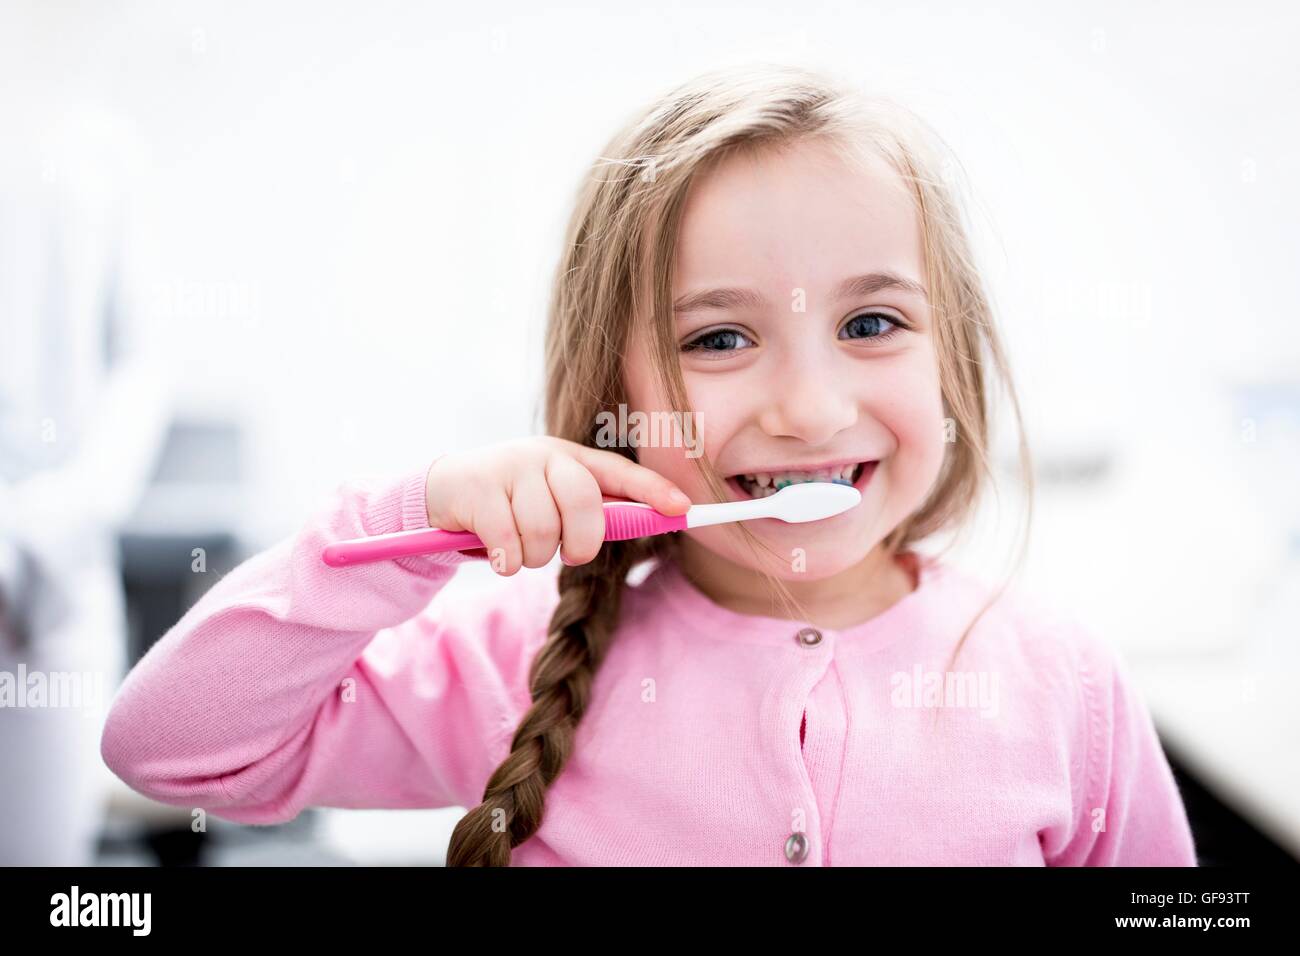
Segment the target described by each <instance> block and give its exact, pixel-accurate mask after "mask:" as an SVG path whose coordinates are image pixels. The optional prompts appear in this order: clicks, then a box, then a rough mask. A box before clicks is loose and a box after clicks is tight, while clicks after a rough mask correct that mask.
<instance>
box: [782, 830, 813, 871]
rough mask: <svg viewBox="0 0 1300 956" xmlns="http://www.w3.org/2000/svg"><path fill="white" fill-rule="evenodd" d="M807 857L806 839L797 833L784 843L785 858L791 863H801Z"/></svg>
mask: <svg viewBox="0 0 1300 956" xmlns="http://www.w3.org/2000/svg"><path fill="white" fill-rule="evenodd" d="M807 857H808V838H807V837H806V836H804V835H803V834H802V833H799V832H798V831H796V832H794V833H791V834H790V836H789V838H788V839H787V840H786V841H785V858H786V859H787V860H789V861H790V862H791V863H802V862H803V861H804V860H805V859H807Z"/></svg>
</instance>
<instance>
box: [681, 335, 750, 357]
mask: <svg viewBox="0 0 1300 956" xmlns="http://www.w3.org/2000/svg"><path fill="white" fill-rule="evenodd" d="M736 339H743V340H744V341H746V342H749V341H750V340H749V337H748V336H747V335H745V334H744V333H743V332H740V331H738V330H736V329H713V330H712V331H710V332H705V333H704V334H703V335H699V336H696V337H695V338H693V339H691V340H690V341H689V342H687V343H686V344H685V345H683V346H682V351H683V352H737V351H741V350H740V349H735V348H730V346H731V345H734V344H735V342H736Z"/></svg>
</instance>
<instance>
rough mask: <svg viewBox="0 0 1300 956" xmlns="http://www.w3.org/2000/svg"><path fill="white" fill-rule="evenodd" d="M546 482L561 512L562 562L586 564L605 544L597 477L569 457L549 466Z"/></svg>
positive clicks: (553, 460) (558, 458)
mask: <svg viewBox="0 0 1300 956" xmlns="http://www.w3.org/2000/svg"><path fill="white" fill-rule="evenodd" d="M546 480H547V483H548V484H549V485H550V488H551V496H552V497H553V498H554V499H555V505H556V508H557V509H558V510H559V512H560V524H561V526H562V530H561V544H560V560H562V561H564V562H565V563H566V564H586V563H587V562H588V561H590V560H592V559H593V558H595V557H596V555H597V554H599V553H600V548H601V545H603V544H604V542H605V509H604V507H602V505H603V502H602V500H601V492H600V482H598V481H597V480H596V476H595V475H593V474H592V473H591V472H590V471H588V470H587V469H586V468H585V467H584V466H583V465H580V464H579V463H578V462H577V461H576V460H575V459H573V458H571V457H570V456H569V455H566V454H557V455H553V456H552V457H551V458H550V459H549V460H548V461H547V463H546Z"/></svg>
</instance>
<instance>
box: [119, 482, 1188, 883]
mask: <svg viewBox="0 0 1300 956" xmlns="http://www.w3.org/2000/svg"><path fill="white" fill-rule="evenodd" d="M424 477H425V469H424V468H421V469H419V470H418V471H413V472H411V473H409V474H406V475H401V476H392V477H389V478H387V479H384V480H375V481H369V482H349V483H345V484H343V485H341V486H340V487H339V489H338V491H337V493H336V495H335V496H334V497H333V498H332V500H331V501H330V503H329V506H328V507H324V506H322V507H321V508H320V509H319V510H318V511H317V512H316V513H315V515H314V517H313V518H312V519H311V520H309V521H308V522H307V523H306V524H305V526H304V527H303V528H302V529H301V530H300V531H299V532H298V533H297V534H295V535H293V536H291V537H288V538H286V539H284V540H283V541H281V542H280V543H278V544H277V545H275V546H273V547H271V548H269V549H267V550H266V551H264V552H262V553H260V554H257V555H254V556H253V557H251V558H250V559H248V560H247V561H245V562H244V563H243V564H241V565H240V566H238V567H237V568H235V569H234V570H232V571H231V572H230V573H229V574H228V575H226V577H224V578H223V579H222V580H221V581H219V582H217V583H216V584H215V585H214V586H213V587H212V588H211V589H210V590H209V591H207V593H205V594H204V595H203V597H202V598H201V599H200V600H199V601H198V602H197V603H196V604H195V605H194V607H192V608H191V609H190V610H189V612H188V613H186V614H185V615H184V616H183V617H182V618H181V619H180V621H178V622H177V623H176V624H175V625H174V626H173V627H172V628H171V629H170V630H169V631H168V632H167V633H166V634H165V635H164V636H163V637H162V638H161V639H160V640H159V641H158V642H157V643H156V644H155V645H154V646H153V647H152V648H151V649H150V651H149V653H148V654H147V655H145V657H144V658H143V659H142V660H141V661H140V662H139V663H138V664H137V665H136V666H135V667H134V668H133V669H132V671H131V672H130V674H129V675H128V676H127V678H126V680H125V682H124V683H123V685H122V687H121V689H120V690H119V692H118V694H117V696H116V697H115V699H114V701H113V705H112V708H111V710H110V713H109V715H108V718H107V722H106V724H105V728H104V735H103V740H102V753H103V758H104V760H105V761H106V762H107V764H108V766H109V767H110V768H112V770H113V771H114V772H115V773H116V774H117V775H118V776H120V777H121V778H122V779H123V780H124V781H126V782H127V783H128V784H129V785H130V786H131V787H133V788H134V789H136V790H138V791H139V792H141V793H143V794H145V795H147V796H149V797H152V798H154V799H156V800H160V801H162V802H164V803H169V804H175V805H179V806H185V807H202V808H205V809H207V810H208V811H210V812H212V813H215V814H216V815H217V816H219V817H223V818H226V819H228V820H233V821H238V822H242V823H250V824H270V823H278V822H282V821H286V820H290V819H292V818H293V817H295V816H297V815H298V814H299V813H300V812H301V811H302V809H303V808H304V807H308V806H327V807H447V806H462V807H468V806H474V805H476V804H477V803H478V802H479V799H480V798H481V796H482V794H483V788H484V785H485V784H486V782H487V779H488V777H489V776H490V775H491V773H492V772H493V770H494V769H495V768H496V766H497V765H498V763H499V762H500V761H501V760H502V759H503V758H504V757H505V755H506V754H507V753H508V751H509V747H510V739H511V736H512V735H513V733H514V731H515V728H516V726H517V725H518V723H519V720H520V718H521V716H522V715H523V713H524V711H525V710H526V708H527V707H528V705H529V692H528V686H527V680H528V677H527V675H528V665H529V663H530V662H531V660H532V658H533V656H534V654H535V653H536V652H537V650H538V648H539V647H540V646H541V644H542V643H543V642H544V640H545V639H546V629H547V624H548V622H549V620H550V616H551V613H552V611H553V610H554V608H555V605H556V603H557V601H558V595H557V593H556V588H555V574H556V567H557V565H556V564H555V563H553V564H552V565H550V566H548V567H547V568H542V569H535V570H534V569H523V570H521V571H520V572H519V573H518V574H516V575H513V576H512V577H509V578H499V579H493V580H492V581H490V582H488V584H487V585H486V586H485V587H483V588H480V589H478V590H477V591H475V590H473V589H469V590H466V589H465V588H463V587H461V586H460V585H459V584H458V586H455V587H451V588H447V589H446V590H445V591H444V585H446V584H447V583H448V581H450V580H451V578H452V576H453V574H454V572H455V570H456V568H457V566H458V565H460V564H462V563H464V562H466V561H473V560H481V558H475V557H470V556H467V555H465V554H461V553H458V552H451V553H447V554H441V555H421V556H416V557H409V558H402V559H400V560H397V561H388V562H382V563H376V564H366V565H358V566H355V567H351V568H343V569H335V568H330V567H327V566H326V565H325V564H324V563H322V561H321V558H320V554H321V550H322V548H323V547H324V546H325V545H326V544H327V543H329V542H331V541H337V540H340V539H343V538H351V537H358V536H361V535H366V534H379V533H383V532H388V531H397V530H402V529H408V528H417V527H427V524H428V518H427V515H426V512H425V504H424ZM639 570H641V571H642V572H643V573H642V574H641V575H637V574H636V573H634V575H633V579H632V582H631V583H629V584H628V586H627V588H626V591H625V597H624V603H623V617H622V622H621V625H620V629H619V632H618V634H617V635H616V639H615V641H614V642H613V644H612V647H611V650H610V653H609V656H608V657H607V659H606V661H605V663H604V665H603V666H602V667H601V669H600V670H599V672H598V674H597V679H596V681H595V685H594V688H593V697H592V701H591V705H590V708H589V709H588V712H587V714H586V716H585V717H584V719H583V720H582V721H581V723H580V724H579V726H578V730H577V735H576V741H575V747H574V752H573V756H572V757H571V759H570V761H569V763H568V765H567V766H566V767H565V769H564V771H563V772H562V773H561V775H560V777H559V778H558V779H557V780H556V781H555V783H554V784H553V785H552V787H551V788H550V791H549V793H548V796H547V801H546V809H545V818H544V820H543V823H542V826H541V829H540V830H539V831H538V832H537V834H535V835H534V836H533V838H532V839H530V840H528V841H526V842H525V843H524V844H523V845H521V846H519V847H517V848H516V849H515V851H514V857H513V863H514V864H515V865H520V866H547V865H615V864H634V865H643V864H648V865H701V864H703V865H741V866H769V865H777V866H831V865H836V866H854V865H922V864H935V865H1008V864H1009V865H1027V866H1042V865H1065V866H1079V865H1085V866H1107V865H1123V866H1132V865H1142V866H1147V865H1175V866H1195V865H1196V857H1195V853H1194V848H1193V843H1192V836H1191V832H1190V830H1189V827H1188V823H1187V817H1186V814H1185V811H1184V808H1183V804H1182V801H1181V799H1180V796H1179V793H1178V790H1177V788H1176V786H1175V783H1174V779H1173V776H1172V774H1171V772H1170V768H1169V765H1168V763H1167V762H1166V760H1165V757H1164V754H1163V753H1162V752H1161V749H1160V745H1159V743H1158V741H1157V739H1156V734H1155V730H1154V727H1153V725H1152V721H1151V717H1150V716H1149V714H1148V712H1147V710H1146V707H1145V705H1144V703H1143V701H1142V699H1141V697H1140V696H1139V695H1138V693H1137V692H1136V691H1135V690H1134V687H1133V684H1132V682H1131V680H1130V678H1129V676H1128V673H1127V670H1126V668H1125V666H1124V665H1123V664H1122V663H1121V661H1120V660H1119V659H1118V658H1117V657H1116V656H1115V655H1114V653H1113V652H1112V651H1111V650H1109V649H1108V646H1107V645H1105V644H1104V643H1102V642H1100V641H1099V640H1098V639H1097V638H1095V637H1093V636H1091V635H1090V634H1089V633H1088V632H1086V631H1085V630H1084V629H1082V628H1080V627H1079V626H1077V625H1075V624H1073V623H1072V622H1071V621H1070V620H1069V619H1067V618H1063V617H1061V616H1058V615H1056V614H1053V613H1051V612H1050V611H1048V610H1045V609H1043V608H1041V607H1038V606H1037V605H1034V604H1033V603H1032V602H1031V601H1029V600H1028V599H1026V598H1024V597H1023V596H1020V595H1019V594H1018V593H1017V592H1014V591H1013V592H1011V594H1010V595H1008V596H1004V597H1003V598H1002V600H1001V601H1000V602H999V603H998V604H997V605H995V606H994V608H993V609H991V610H990V611H989V612H988V613H986V614H985V616H984V617H983V619H982V620H981V622H980V624H979V625H978V626H977V627H976V629H975V630H974V631H973V632H972V634H971V636H970V637H969V638H968V639H967V641H966V645H965V647H964V648H963V651H962V655H961V657H959V658H958V661H957V663H956V666H955V669H954V670H953V671H951V672H948V673H947V674H946V675H945V674H944V673H942V672H943V670H944V668H945V666H946V662H947V659H948V655H949V653H950V652H951V649H952V647H953V646H954V644H955V641H956V639H957V637H958V636H959V634H960V632H961V629H962V627H963V626H964V625H965V623H966V621H967V620H968V619H969V617H970V615H972V614H973V613H974V611H975V610H977V609H978V607H979V605H980V601H979V598H980V596H981V595H982V594H987V591H986V585H984V584H982V583H980V581H979V580H977V579H975V578H973V577H968V576H967V575H966V574H964V573H961V572H958V571H957V570H956V569H955V568H954V567H952V566H949V565H948V564H946V563H943V562H939V561H936V560H935V559H933V558H930V557H925V556H919V575H920V584H919V587H918V588H917V589H916V590H915V591H913V592H912V593H911V594H909V595H907V596H906V597H905V598H903V599H902V600H901V601H899V602H898V603H897V604H895V605H894V606H892V607H890V608H889V609H887V610H886V611H884V612H883V613H881V614H879V615H877V616H876V617H874V618H872V619H871V620H869V621H867V622H865V623H862V624H859V625H857V626H855V627H850V628H846V629H843V630H830V629H827V628H821V629H820V630H818V629H814V628H810V627H807V626H806V625H805V624H804V623H803V622H799V621H789V620H780V619H776V618H767V617H755V616H748V615H742V614H738V613H735V612H732V611H730V610H727V609H724V608H722V607H720V606H718V605H716V604H714V603H712V602H711V601H710V600H709V599H708V598H707V597H705V595H704V594H703V593H702V592H700V591H699V590H698V589H696V588H695V587H694V586H693V585H692V584H691V583H690V582H689V581H688V580H687V579H686V578H685V577H684V576H683V575H682V574H681V572H680V571H679V570H678V569H677V567H676V566H675V565H673V564H671V563H664V564H659V565H657V566H650V565H647V566H643V568H642V569H639ZM647 571H648V573H644V572H647ZM936 718H938V720H939V722H938V724H937V725H935V724H933V723H932V722H933V721H934V720H935V719H936ZM801 731H802V736H803V740H802V741H801ZM436 849H440V848H432V847H431V848H430V855H431V856H434V855H435V853H436Z"/></svg>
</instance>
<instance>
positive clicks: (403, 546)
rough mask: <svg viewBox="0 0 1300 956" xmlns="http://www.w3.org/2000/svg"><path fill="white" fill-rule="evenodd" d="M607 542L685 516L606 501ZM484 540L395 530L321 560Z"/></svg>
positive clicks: (386, 555) (379, 556)
mask: <svg viewBox="0 0 1300 956" xmlns="http://www.w3.org/2000/svg"><path fill="white" fill-rule="evenodd" d="M604 507H605V540H606V541H625V540H627V539H628V538H644V537H646V536H648V535H652V534H666V533H667V532H669V531H682V530H684V529H685V528H686V515H666V514H662V513H660V512H658V511H656V510H655V509H654V508H651V507H650V506H648V505H644V504H638V503H635V502H627V501H621V500H618V501H606V502H605V506H604ZM483 546H484V545H483V541H482V539H481V538H479V536H478V535H476V534H474V533H473V532H470V531H442V530H441V529H439V528H416V529H414V530H411V531H394V532H392V533H391V534H377V535H374V536H373V537H369V538H353V539H352V540H350V541H336V542H335V543H334V544H331V545H327V546H326V548H325V550H324V551H323V552H321V560H322V561H324V562H325V563H326V564H328V565H329V566H330V567H332V568H342V567H347V566H348V565H351V564H364V563H366V562H369V561H385V560H389V559H391V558H404V557H407V556H408V555H412V554H432V553H434V552H438V551H472V550H473V549H475V548H482V547H483Z"/></svg>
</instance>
